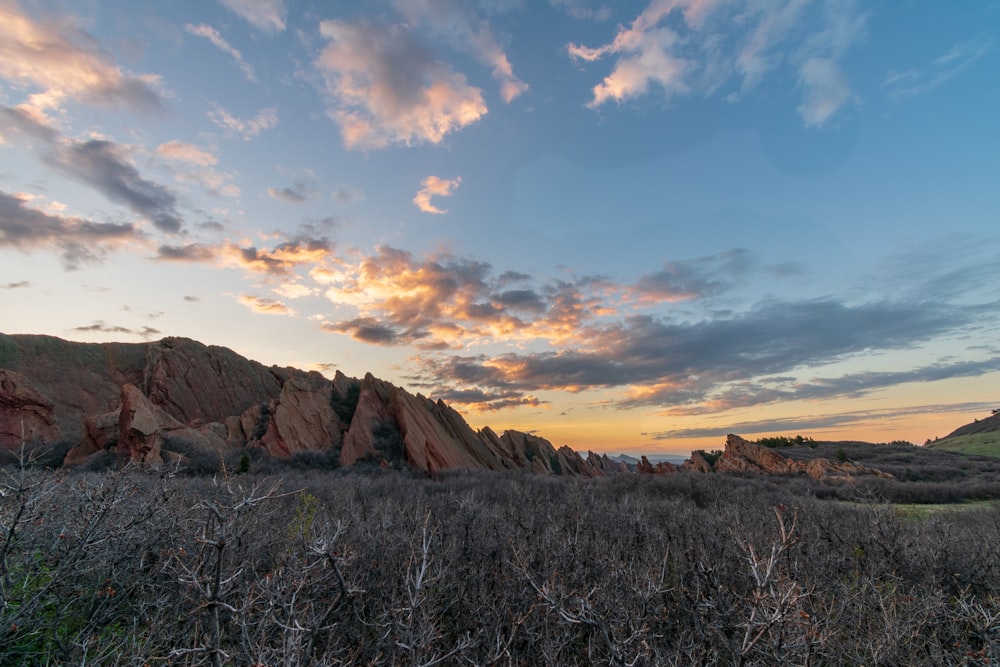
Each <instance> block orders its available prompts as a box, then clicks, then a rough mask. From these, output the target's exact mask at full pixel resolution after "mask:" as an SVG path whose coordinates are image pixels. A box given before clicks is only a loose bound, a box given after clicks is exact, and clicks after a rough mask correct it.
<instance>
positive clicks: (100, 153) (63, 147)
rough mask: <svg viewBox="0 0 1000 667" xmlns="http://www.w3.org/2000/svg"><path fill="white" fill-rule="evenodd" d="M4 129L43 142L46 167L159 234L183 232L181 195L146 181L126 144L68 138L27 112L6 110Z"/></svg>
mask: <svg viewBox="0 0 1000 667" xmlns="http://www.w3.org/2000/svg"><path fill="white" fill-rule="evenodd" d="M0 129H13V130H14V131H15V132H16V133H17V134H18V135H19V136H20V137H22V138H26V139H27V140H28V141H29V143H30V142H31V141H32V140H36V141H41V143H42V147H41V159H42V161H43V162H45V163H46V164H47V165H49V166H50V167H52V168H54V169H56V170H57V171H59V172H61V173H62V174H64V175H66V176H69V177H70V178H72V179H74V180H76V181H78V182H80V183H83V184H85V185H88V186H90V187H92V188H94V189H95V190H97V191H98V192H100V193H101V194H102V195H104V196H105V197H107V198H108V199H109V200H111V201H113V202H115V203H116V204H122V205H124V206H125V207H127V208H129V209H130V210H132V211H133V212H134V213H137V214H139V215H141V216H144V217H146V218H148V219H149V220H150V221H151V222H152V223H153V225H154V226H155V227H156V228H157V229H159V230H160V231H163V232H169V233H177V232H179V231H181V228H182V227H183V220H182V219H181V217H180V214H179V213H178V212H177V197H176V195H174V193H173V192H172V191H171V190H170V189H168V188H167V187H165V186H163V185H160V184H159V183H156V182H154V181H150V180H148V179H145V178H143V177H142V175H141V174H140V173H139V171H138V170H137V169H136V168H135V166H134V165H133V164H132V162H131V160H130V159H129V155H128V150H127V148H126V147H124V146H122V145H121V144H117V143H114V142H111V141H107V140H104V139H90V140H88V141H77V140H75V139H70V138H68V137H64V136H62V135H61V134H59V133H58V132H57V131H55V130H53V129H52V128H51V127H49V126H47V125H44V124H41V123H39V122H38V121H37V120H36V119H34V118H32V117H31V116H30V115H29V114H26V113H25V112H24V111H23V110H22V109H11V108H3V109H2V113H0Z"/></svg>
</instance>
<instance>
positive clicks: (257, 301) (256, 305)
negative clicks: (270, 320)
mask: <svg viewBox="0 0 1000 667" xmlns="http://www.w3.org/2000/svg"><path fill="white" fill-rule="evenodd" d="M236 300H237V301H239V302H240V303H242V304H243V305H244V306H246V307H247V308H249V309H250V310H252V311H253V312H255V313H258V314H261V315H294V314H295V311H294V310H292V309H291V308H289V307H288V306H286V305H285V304H284V303H282V302H281V301H277V300H275V299H268V298H266V297H261V296H257V295H255V294H241V295H240V296H239V297H237V299H236Z"/></svg>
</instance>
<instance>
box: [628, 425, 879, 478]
mask: <svg viewBox="0 0 1000 667" xmlns="http://www.w3.org/2000/svg"><path fill="white" fill-rule="evenodd" d="M678 470H684V471H688V472H700V473H708V472H720V473H727V472H729V473H733V472H735V473H758V474H764V475H798V474H805V475H808V476H809V477H812V478H813V479H821V480H825V481H851V480H854V479H856V478H858V477H862V476H873V477H883V478H886V479H893V477H892V475H890V474H889V473H886V472H883V471H881V470H875V469H874V468H866V467H864V466H860V465H857V464H856V463H852V462H850V461H843V462H841V461H831V460H830V459H824V458H815V459H811V460H809V461H795V460H792V459H789V458H787V457H785V456H782V455H781V454H780V453H778V452H777V451H775V450H773V449H771V448H769V447H765V446H763V445H758V444H757V443H755V442H750V441H749V440H746V439H745V438H741V437H740V436H738V435H735V434H732V433H730V434H729V435H728V436H727V437H726V448H725V450H723V452H722V455H721V456H720V457H719V458H718V460H716V461H715V462H714V463H713V462H712V461H709V460H708V459H707V458H705V456H704V455H703V454H702V453H700V452H693V453H692V454H691V458H689V459H688V460H687V461H685V462H684V464H683V465H681V466H680V467H677V466H674V465H672V464H671V463H668V462H666V461H663V462H660V463H656V464H653V463H650V461H649V460H648V459H647V458H646V457H645V456H643V457H642V460H641V461H639V464H638V465H637V466H636V472H638V473H641V474H648V475H664V474H670V473H674V472H677V471H678Z"/></svg>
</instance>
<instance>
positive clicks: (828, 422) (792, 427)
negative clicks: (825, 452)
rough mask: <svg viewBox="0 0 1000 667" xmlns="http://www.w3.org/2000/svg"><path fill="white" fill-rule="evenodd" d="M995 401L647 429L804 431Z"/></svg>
mask: <svg viewBox="0 0 1000 667" xmlns="http://www.w3.org/2000/svg"><path fill="white" fill-rule="evenodd" d="M993 406H994V404H993V403H946V404H937V405H914V406H909V407H905V408H885V409H880V410H862V411H858V412H839V413H833V414H823V415H805V416H802V417H786V418H781V419H764V420H759V421H743V422H736V423H732V424H727V425H726V426H724V427H699V428H686V429H673V430H669V431H660V432H656V433H643V434H642V435H644V436H646V437H650V438H653V439H654V440H672V439H679V438H711V437H725V436H726V435H727V434H729V433H742V434H744V435H756V434H766V433H782V432H784V433H796V432H798V433H802V432H808V431H815V430H819V429H829V428H844V427H849V426H856V425H863V424H871V423H872V422H873V421H878V422H881V423H885V422H887V421H890V420H894V419H901V418H906V417H911V416H914V415H917V416H923V415H927V414H949V413H966V414H967V413H970V412H986V411H987V410H990V409H991V408H993Z"/></svg>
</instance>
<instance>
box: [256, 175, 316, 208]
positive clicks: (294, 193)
mask: <svg viewBox="0 0 1000 667" xmlns="http://www.w3.org/2000/svg"><path fill="white" fill-rule="evenodd" d="M315 193H316V190H315V188H314V187H313V186H312V185H311V184H310V183H307V182H306V181H304V180H300V181H296V182H295V183H293V184H292V185H291V186H285V187H283V188H268V189H267V196H268V197H270V198H271V199H277V200H278V201H283V202H286V203H288V204H301V203H302V202H304V201H306V200H308V199H309V198H310V197H312V196H313V195H314V194H315Z"/></svg>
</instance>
